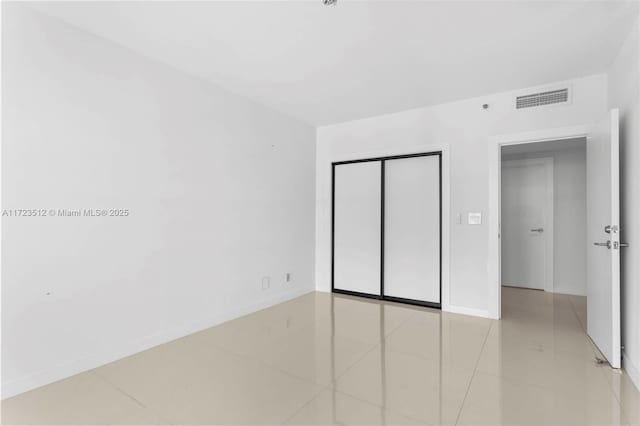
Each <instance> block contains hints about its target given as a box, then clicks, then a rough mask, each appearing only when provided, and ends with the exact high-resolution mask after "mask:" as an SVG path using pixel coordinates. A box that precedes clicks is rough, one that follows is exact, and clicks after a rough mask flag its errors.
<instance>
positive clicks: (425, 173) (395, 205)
mask: <svg viewBox="0 0 640 426" xmlns="http://www.w3.org/2000/svg"><path fill="white" fill-rule="evenodd" d="M384 243H385V252H384V260H385V267H384V274H385V278H384V294H385V295H386V296H391V297H401V298H405V299H413V300H419V301H424V302H433V303H440V158H439V156H437V155H430V156H425V157H411V158H402V159H395V160H387V161H386V162H385V235H384Z"/></svg>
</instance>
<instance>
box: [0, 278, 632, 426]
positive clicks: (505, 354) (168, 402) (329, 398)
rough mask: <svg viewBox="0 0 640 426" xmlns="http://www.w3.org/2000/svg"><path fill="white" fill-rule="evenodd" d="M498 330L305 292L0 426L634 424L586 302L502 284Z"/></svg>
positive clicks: (18, 405)
mask: <svg viewBox="0 0 640 426" xmlns="http://www.w3.org/2000/svg"><path fill="white" fill-rule="evenodd" d="M503 315H504V319H503V320H502V321H492V320H487V319H481V318H473V317H468V316H464V315H456V314H448V313H441V312H440V311H435V310H429V309H421V308H412V307H408V306H403V305H396V304H390V303H378V302H371V301H368V300H362V299H356V298H350V297H345V296H337V295H336V296H332V295H330V294H325V293H310V294H308V295H305V296H302V297H299V298H297V299H294V300H292V301H289V302H287V303H283V304H280V305H277V306H274V307H272V308H269V309H265V310H263V311H260V312H257V313H254V314H251V315H248V316H246V317H242V318H239V319H237V320H234V321H231V322H228V323H225V324H222V325H220V326H218V327H213V328H210V329H208V330H205V331H202V332H200V333H197V334H194V335H191V336H188V337H185V338H182V339H179V340H176V341H174V342H171V343H168V344H165V345H162V346H159V347H156V348H154V349H151V350H148V351H145V352H142V353H139V354H136V355H133V356H131V357H129V358H125V359H122V360H120V361H117V362H114V363H112V364H108V365H105V366H103V367H100V368H97V369H95V370H92V371H89V372H86V373H83V374H80V375H77V376H74V377H71V378H69V379H66V380H63V381H60V382H57V383H54V384H52V385H49V386H45V387H43V388H40V389H36V390H34V391H31V392H28V393H25V394H22V395H19V396H16V397H14V398H11V399H8V400H6V401H4V402H3V403H2V420H3V423H4V424H15V423H20V424H25V423H29V424H305V425H306V424H323V425H324V424H345V425H348V424H366V425H376V424H398V425H400V424H403V425H404V424H448V425H453V424H459V425H483V424H485V425H498V424H508V425H520V424H531V425H618V424H640V394H639V393H638V391H637V390H636V389H635V388H634V387H633V384H631V382H630V381H629V378H628V377H627V376H626V374H624V373H620V372H617V371H614V370H611V369H610V368H609V367H607V366H597V365H596V364H595V363H594V355H596V354H597V351H596V350H595V348H594V347H593V346H592V344H591V342H590V340H589V339H588V337H587V336H586V334H585V333H584V329H583V326H584V324H585V318H586V300H585V299H584V298H580V297H570V296H565V295H552V294H548V293H544V292H539V291H532V290H521V289H512V288H505V289H504V291H503Z"/></svg>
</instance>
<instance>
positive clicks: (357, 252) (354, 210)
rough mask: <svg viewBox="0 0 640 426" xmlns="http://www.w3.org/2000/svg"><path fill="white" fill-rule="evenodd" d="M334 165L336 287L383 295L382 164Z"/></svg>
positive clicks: (334, 260)
mask: <svg viewBox="0 0 640 426" xmlns="http://www.w3.org/2000/svg"><path fill="white" fill-rule="evenodd" d="M333 167H334V168H333V173H334V177H333V185H334V187H333V194H334V199H333V206H334V211H333V215H334V216H333V288H334V289H335V290H347V291H352V292H358V293H366V294H372V295H376V296H379V295H380V278H381V277H380V257H381V233H382V232H381V217H382V214H381V209H382V195H381V192H382V183H381V179H382V175H381V168H382V164H381V162H380V161H368V162H359V163H348V164H336V165H334V166H333Z"/></svg>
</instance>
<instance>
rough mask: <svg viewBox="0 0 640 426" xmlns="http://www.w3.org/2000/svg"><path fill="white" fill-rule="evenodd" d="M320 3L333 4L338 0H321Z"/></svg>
mask: <svg viewBox="0 0 640 426" xmlns="http://www.w3.org/2000/svg"><path fill="white" fill-rule="evenodd" d="M322 3H323V4H324V5H325V6H335V5H336V4H337V3H338V0H322Z"/></svg>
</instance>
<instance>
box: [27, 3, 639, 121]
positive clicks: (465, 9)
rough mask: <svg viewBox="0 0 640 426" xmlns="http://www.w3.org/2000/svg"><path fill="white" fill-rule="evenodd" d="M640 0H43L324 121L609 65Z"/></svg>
mask: <svg viewBox="0 0 640 426" xmlns="http://www.w3.org/2000/svg"><path fill="white" fill-rule="evenodd" d="M636 6H637V5H636V3H635V2H617V1H604V2H600V1H589V2H582V1H552V2H539V1H536V2H524V1H501V2H487V1H472V2H459V1H451V0H449V1H446V2H433V1H399V0H394V1H369V2H365V1H354V0H338V4H337V5H336V6H324V5H323V4H322V1H321V0H313V1H273V2H272V1H253V2H247V1H229V2H202V1H200V2H179V1H166V2H163V1H159V2H151V1H148V2H133V1H118V2H64V3H63V2H46V3H41V4H37V5H35V7H37V8H38V9H40V10H41V11H44V12H45V13H47V14H49V15H52V16H55V17H58V18H61V19H63V20H65V21H67V22H69V23H71V24H73V25H76V26H78V27H80V28H83V29H86V30H87V31H91V32H93V33H96V34H98V35H100V36H103V37H105V38H107V39H110V40H113V41H115V42H117V43H120V44H122V45H124V46H127V47H129V48H131V49H133V50H136V51H138V52H140V53H142V54H144V55H146V56H148V57H151V58H154V59H157V60H159V61H162V62H164V63H167V64H170V65H172V66H174V67H176V68H179V69H181V70H183V71H185V72H188V73H190V74H194V75H197V76H199V77H202V78H205V79H207V80H210V81H212V82H215V83H216V84H218V85H220V86H222V87H225V88H227V89H228V90H231V91H233V92H235V93H238V94H241V95H243V96H246V97H248V98H251V99H253V100H255V101H258V102H260V103H263V104H266V105H268V106H270V107H272V108H275V109H277V110H279V111H282V112H284V113H286V114H289V115H291V116H295V117H297V118H300V119H302V120H304V121H306V122H308V123H310V124H314V125H324V124H329V123H335V122H341V121H347V120H352V119H357V118H362V117H367V116H373V115H378V114H384V113H390V112H396V111H401V110H406V109H410V108H414V107H419V106H425V105H432V104H436V103H441V102H446V101H451V100H456V99H462V98H467V97H472V96H479V95H483V94H488V93H491V92H496V91H502V90H510V89H517V88H521V87H527V86H534V85H539V84H545V83H549V82H552V81H557V80H565V79H570V78H574V77H578V76H584V75H588V74H592V73H597V72H601V71H604V70H606V69H607V67H608V65H609V64H610V63H611V62H612V60H613V58H614V55H615V53H616V52H617V50H618V48H619V46H620V44H621V42H622V40H623V39H624V36H625V35H626V34H627V33H628V31H629V29H630V26H631V24H632V19H633V18H634V16H636V15H635V14H634V13H631V11H632V8H635V7H636Z"/></svg>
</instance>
